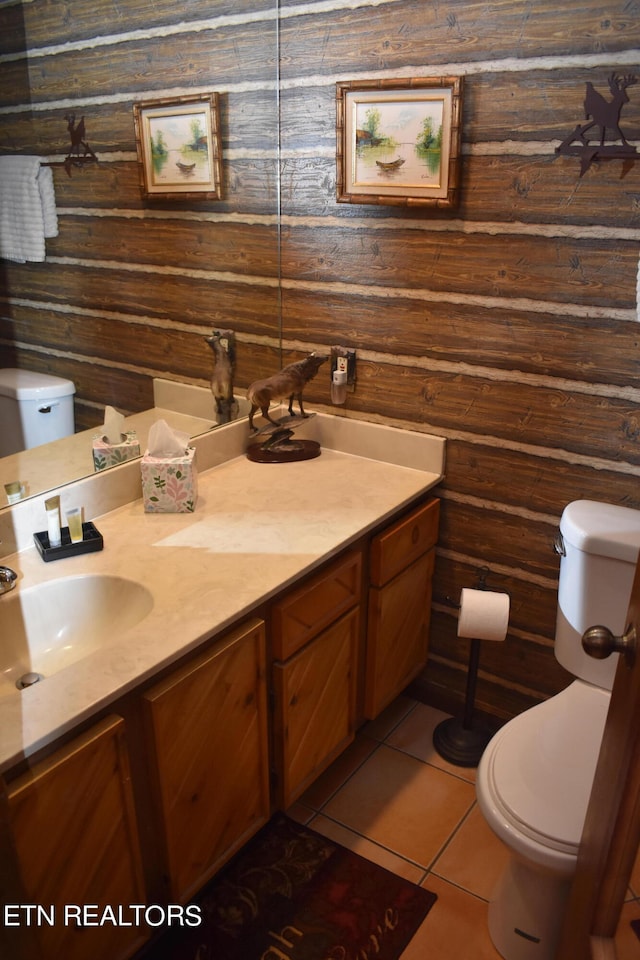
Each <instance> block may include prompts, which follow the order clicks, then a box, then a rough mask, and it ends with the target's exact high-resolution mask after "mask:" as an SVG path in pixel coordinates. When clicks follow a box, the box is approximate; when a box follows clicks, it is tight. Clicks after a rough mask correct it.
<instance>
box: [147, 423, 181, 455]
mask: <svg viewBox="0 0 640 960" xmlns="http://www.w3.org/2000/svg"><path fill="white" fill-rule="evenodd" d="M189 439H190V437H189V434H188V433H183V431H182V430H172V428H171V427H170V426H169V424H168V423H167V421H166V420H156V422H155V423H154V424H153V425H152V426H151V427H150V428H149V440H148V445H149V446H148V450H147V454H148V456H150V457H156V459H158V460H170V459H172V458H173V457H184V455H185V452H186V449H187V447H188V445H189Z"/></svg>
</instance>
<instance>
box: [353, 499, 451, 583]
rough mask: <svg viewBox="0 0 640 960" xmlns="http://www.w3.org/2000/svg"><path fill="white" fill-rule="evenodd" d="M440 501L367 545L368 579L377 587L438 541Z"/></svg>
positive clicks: (421, 509)
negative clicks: (368, 546) (368, 559)
mask: <svg viewBox="0 0 640 960" xmlns="http://www.w3.org/2000/svg"><path fill="white" fill-rule="evenodd" d="M439 515H440V501H439V500H437V499H432V500H429V502H428V503H426V504H424V505H423V506H421V507H418V509H417V510H414V511H413V512H412V513H410V514H409V515H408V516H407V517H405V518H404V520H400V521H399V522H398V523H395V524H393V526H392V527H389V528H388V529H387V530H385V531H384V532H383V533H380V534H378V536H376V537H374V538H373V540H372V542H371V554H370V558H371V559H370V579H371V583H372V584H374V586H376V587H379V586H382V584H384V583H387V582H388V581H389V580H391V579H392V578H393V577H395V576H396V575H397V574H398V573H400V571H401V570H404V568H405V567H407V566H409V564H410V563H413V561H414V560H417V558H418V557H419V556H421V555H422V554H423V553H425V552H426V551H427V550H429V549H430V548H431V547H433V546H434V545H435V543H436V541H437V539H438V519H439Z"/></svg>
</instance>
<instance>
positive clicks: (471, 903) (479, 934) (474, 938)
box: [401, 874, 501, 960]
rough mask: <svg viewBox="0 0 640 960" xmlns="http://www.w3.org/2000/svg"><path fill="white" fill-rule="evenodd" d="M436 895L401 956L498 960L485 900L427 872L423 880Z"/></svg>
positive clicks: (407, 958) (421, 959)
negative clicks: (489, 926) (488, 924)
mask: <svg viewBox="0 0 640 960" xmlns="http://www.w3.org/2000/svg"><path fill="white" fill-rule="evenodd" d="M422 886H423V887H426V888H427V889H428V890H431V891H432V892H433V893H435V894H437V896H438V899H437V901H436V903H435V904H434V905H433V906H432V908H431V910H430V911H429V913H428V914H427V916H426V917H425V919H424V921H423V923H422V924H421V926H420V927H419V928H418V930H417V932H416V934H415V936H414V937H413V939H412V940H411V942H410V943H409V945H408V946H407V947H406V948H405V950H404V951H403V953H402V955H401V960H427V958H433V960H501V958H500V954H499V953H498V951H497V950H496V948H495V947H494V946H493V944H492V942H491V938H490V937H489V930H488V927H487V904H486V903H485V902H484V900H479V899H478V898H477V897H473V896H472V895H471V894H470V893H465V891H464V890H459V889H458V888H457V887H454V886H453V885H452V884H450V883H447V881H446V880H441V879H440V877H435V876H433V874H429V876H428V877H427V878H426V880H425V881H424V882H423V884H422Z"/></svg>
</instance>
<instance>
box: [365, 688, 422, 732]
mask: <svg viewBox="0 0 640 960" xmlns="http://www.w3.org/2000/svg"><path fill="white" fill-rule="evenodd" d="M417 702H418V701H417V700H412V699H411V697H405V696H400V697H397V698H396V699H395V700H394V701H393V703H390V704H389V706H388V707H387V708H386V709H385V710H383V711H382V713H381V714H380V715H379V716H377V717H376V719H375V720H370V721H369V723H367V724H365V726H364V727H363V728H362V729H363V731H364V733H366V734H367V736H368V737H373V739H374V740H384V739H385V738H386V737H388V736H389V734H390V733H391V731H392V730H393V729H394V728H395V727H397V726H398V724H399V723H400V722H401V721H402V720H404V718H405V717H406V716H407V715H408V714H409V713H411V711H412V710H413V709H414V708H415V706H416V704H417Z"/></svg>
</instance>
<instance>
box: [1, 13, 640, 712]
mask: <svg viewBox="0 0 640 960" xmlns="http://www.w3.org/2000/svg"><path fill="white" fill-rule="evenodd" d="M639 14H640V10H639V9H638V7H637V4H635V3H631V4H630V3H628V2H626V0H610V2H605V3H604V4H603V3H602V0H598V2H596V0H569V2H568V3H566V4H564V5H560V6H558V4H557V3H555V2H552V0H539V2H537V3H536V4H534V5H532V4H528V3H523V2H516V0H503V2H500V3H493V4H489V3H487V2H486V0H483V2H480V0H477V2H473V0H444V2H442V3H438V4H431V3H425V2H423V0H359V2H353V0H329V2H325V0H323V2H316V0H308V2H306V3H305V2H300V0H279V3H276V0H243V2H242V3H238V2H237V0H218V2H212V0H191V2H189V3H187V2H183V3H179V2H175V0H171V2H170V0H155V2H153V3H152V2H141V0H135V2H134V0H119V2H117V3H116V2H115V0H114V2H113V3H102V4H100V5H99V6H97V7H96V5H95V3H89V2H88V0H75V2H68V3H50V2H46V0H32V2H30V3H22V4H16V5H14V6H10V7H5V8H2V9H1V10H0V37H2V40H0V45H1V48H2V56H0V77H1V78H2V83H0V111H1V114H0V151H1V152H2V153H13V152H21V153H37V154H40V155H43V156H48V157H50V158H56V157H57V158H58V159H60V158H61V157H63V156H64V153H65V151H66V144H67V140H66V125H65V121H64V116H65V114H66V113H68V112H69V111H74V112H76V113H77V114H84V115H85V122H86V124H87V139H88V141H89V143H90V144H91V146H92V147H93V149H94V150H95V151H96V153H97V154H98V156H99V158H100V162H99V164H98V165H96V166H93V167H90V168H88V169H86V170H84V171H82V172H81V173H78V174H76V173H75V172H74V173H73V175H72V176H71V177H70V178H69V177H67V175H66V174H65V172H64V170H63V169H62V168H60V167H59V168H55V171H54V179H55V186H56V196H57V206H58V214H59V219H60V234H59V236H58V237H57V238H56V239H54V240H51V241H48V243H47V260H46V262H45V263H43V264H25V265H20V264H10V263H7V262H3V263H2V266H1V269H2V272H3V278H4V281H5V283H4V295H3V302H2V304H1V307H2V309H1V314H2V316H1V319H0V347H1V348H2V354H1V356H0V361H1V362H2V365H4V366H6V365H23V366H28V367H31V368H33V369H40V370H47V371H50V372H53V373H57V374H60V375H63V376H69V377H71V378H72V379H73V380H74V381H75V382H76V385H77V389H78V407H77V417H78V419H79V422H80V424H87V425H88V424H90V423H95V422H98V421H99V419H100V415H101V410H102V405H104V403H113V404H115V405H117V406H118V407H119V408H120V409H126V410H136V409H140V408H141V407H144V406H147V405H148V404H149V399H150V383H151V378H152V377H153V376H154V375H162V376H173V377H176V378H179V379H182V380H186V381H187V382H195V383H205V382H206V380H207V378H208V376H209V372H210V357H209V355H208V353H207V351H206V350H205V349H203V339H202V338H203V336H204V335H206V334H207V333H209V332H210V330H211V329H212V328H214V327H220V326H224V327H230V328H232V329H235V330H236V331H237V337H238V343H239V350H238V385H239V386H240V387H243V386H246V385H247V384H248V383H249V382H251V381H252V380H253V379H255V378H256V377H257V376H262V375H264V374H265V373H266V372H271V371H273V370H275V369H277V367H278V365H279V364H280V362H281V358H282V361H284V362H288V361H289V360H291V359H296V358H298V357H299V356H301V355H302V354H303V353H304V352H306V351H308V350H310V349H316V350H326V349H327V348H328V347H330V346H331V345H333V344H342V345H344V346H350V347H354V348H355V349H356V350H357V355H358V361H357V364H358V366H357V376H358V380H357V386H356V389H355V392H354V393H353V394H351V395H350V396H349V399H348V403H347V406H346V409H345V411H344V415H345V416H353V417H364V418H366V419H373V420H377V421H380V422H383V423H389V424H392V425H397V426H400V427H407V428H409V429H414V430H416V429H417V430H424V431H427V432H432V433H437V434H440V435H442V436H445V437H446V438H447V471H446V479H445V480H444V482H443V483H442V484H441V485H440V487H439V489H438V491H437V492H438V493H439V495H440V496H441V498H442V521H441V537H440V545H439V549H438V556H437V564H436V575H435V590H434V605H433V637H432V646H431V657H430V662H429V665H428V668H427V670H426V672H425V674H424V676H423V677H422V678H421V681H420V685H419V690H420V692H421V693H422V694H424V696H425V697H427V698H428V699H430V700H431V701H432V702H434V703H439V704H442V705H445V706H452V705H455V703H456V701H458V702H459V701H460V699H461V697H462V695H463V690H464V680H465V664H466V658H467V649H466V647H465V642H464V641H459V640H458V639H457V637H456V607H457V603H458V599H459V595H460V590H461V588H462V587H463V586H474V585H475V583H476V577H477V571H478V568H479V567H480V566H481V565H486V566H488V567H489V571H490V573H489V581H488V583H489V586H490V587H491V588H493V589H498V590H500V589H505V590H508V591H509V593H510V595H511V622H510V630H509V636H508V639H507V641H506V642H505V643H504V644H485V645H483V649H482V652H481V664H480V666H481V676H480V682H479V689H478V703H479V705H480V706H481V707H482V708H484V709H486V710H487V711H489V712H491V713H493V714H494V715H495V716H497V717H501V718H504V717H509V716H511V715H513V714H514V713H517V712H519V711H520V710H522V709H523V708H526V707H527V706H529V705H531V704H532V703H534V702H536V701H538V700H540V699H541V698H544V697H546V696H549V695H551V694H553V693H555V692H556V691H557V690H559V689H560V688H561V687H563V686H564V685H566V683H567V682H568V679H569V678H568V677H567V675H566V674H565V673H564V672H563V671H562V669H561V668H560V667H559V666H558V664H557V663H556V661H555V659H554V657H553V650H552V639H553V632H554V620H555V603H556V589H557V574H558V558H557V557H556V555H555V554H554V552H553V549H552V544H553V540H554V537H555V533H556V529H557V524H558V521H559V517H560V514H561V512H562V509H563V507H564V506H565V504H566V503H568V502H569V501H571V500H573V499H576V498H582V497H586V498H592V499H596V500H606V501H608V502H612V503H620V504H624V505H627V506H631V507H636V508H640V487H639V484H638V477H639V473H640V384H639V383H638V339H639V331H640V328H639V327H638V323H637V319H638V318H637V312H636V311H637V304H636V280H637V270H638V254H639V250H640V247H639V243H638V241H639V240H640V163H637V164H635V165H632V166H631V168H630V169H628V170H624V169H623V167H622V163H621V162H620V161H611V162H600V163H598V164H594V165H592V166H591V167H590V168H589V169H588V170H587V172H586V173H585V174H584V176H582V177H580V175H579V174H580V169H579V161H578V160H577V159H574V158H567V157H561V156H557V155H556V152H555V147H556V146H557V145H558V144H559V143H560V142H561V141H562V140H563V139H564V138H565V137H566V136H567V135H568V134H569V133H570V132H571V131H572V130H573V128H574V126H575V125H576V123H578V122H580V121H581V120H582V119H583V99H584V92H585V84H586V83H587V82H592V83H593V84H594V86H595V87H596V88H597V89H599V90H600V91H601V92H602V93H603V94H605V95H607V96H608V95H609V94H608V89H607V78H608V77H609V76H610V75H611V74H612V73H614V72H615V73H618V74H621V75H627V74H632V73H635V74H640V59H639V56H638V49H639V48H640V15H639ZM27 54H28V56H27ZM440 75H458V76H462V77H463V78H464V101H463V133H462V144H463V160H462V188H461V196H460V203H459V205H458V207H457V208H456V209H455V210H451V211H448V210H447V211H443V210H440V211H428V210H408V209H404V208H398V207H384V206H373V205H371V206H370V205H362V204H357V205H356V204H354V205H350V204H338V203H336V200H335V149H336V137H335V84H336V82H337V81H338V80H357V79H365V78H367V79H368V78H374V77H375V78H380V79H391V78H394V77H406V78H410V77H419V76H440ZM211 89H214V90H217V91H218V92H219V93H220V96H221V121H222V137H223V163H224V196H223V200H221V201H219V202H197V203H196V202H186V201H183V202H178V203H169V202H158V201H155V202H154V201H143V200H142V199H141V196H140V190H139V186H138V170H137V162H136V155H135V140H134V131H133V117H132V105H133V103H134V102H135V101H136V100H143V99H149V98H151V97H155V96H158V97H161V96H171V95H176V96H179V95H184V94H187V93H192V92H201V91H207V90H211ZM628 95H629V103H628V104H626V105H625V107H624V110H623V112H622V114H621V125H622V126H623V129H624V131H625V133H626V135H627V138H628V139H629V140H631V141H632V142H636V143H638V142H639V141H640V85H639V86H636V87H633V86H630V87H629V89H628ZM306 396H307V399H308V400H309V401H315V403H316V404H318V405H320V407H321V408H322V407H323V406H324V405H326V404H328V402H329V382H328V377H324V376H321V377H319V378H318V379H317V380H315V381H313V383H312V384H311V385H310V388H309V390H308V393H307V395H306ZM327 409H329V408H327Z"/></svg>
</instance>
